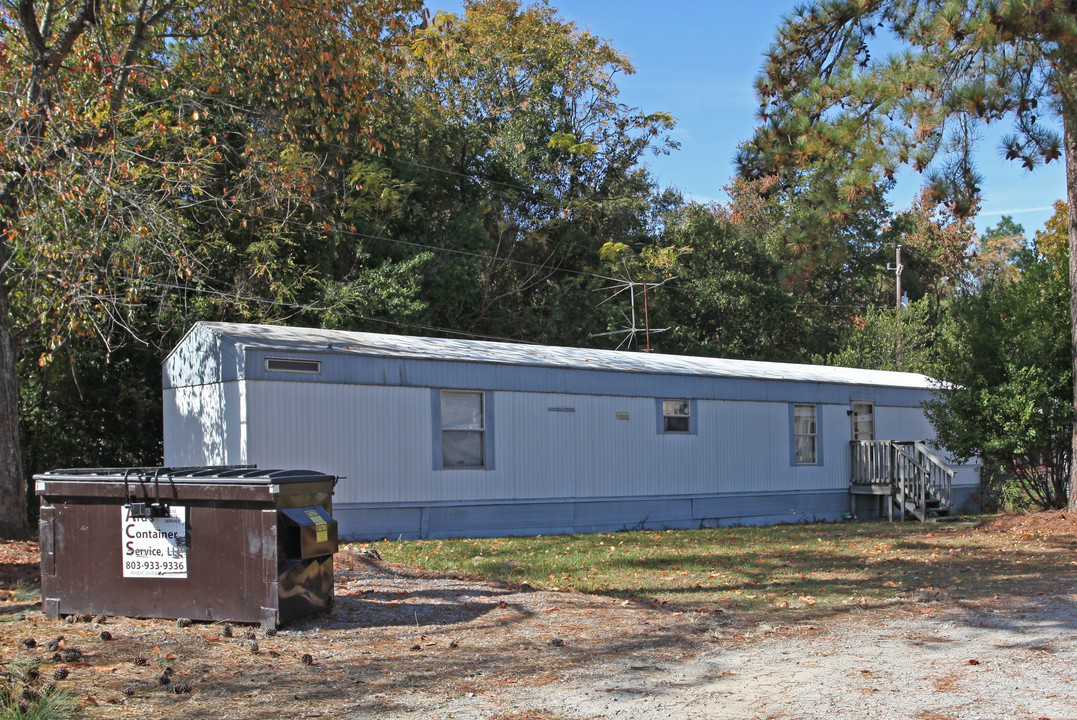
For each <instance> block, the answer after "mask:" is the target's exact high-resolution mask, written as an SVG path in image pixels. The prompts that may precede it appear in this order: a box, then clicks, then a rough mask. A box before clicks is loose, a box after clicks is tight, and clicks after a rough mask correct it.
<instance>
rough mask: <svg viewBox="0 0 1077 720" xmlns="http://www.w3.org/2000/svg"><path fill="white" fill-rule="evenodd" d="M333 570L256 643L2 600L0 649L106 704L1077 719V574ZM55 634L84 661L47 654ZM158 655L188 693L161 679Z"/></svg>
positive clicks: (228, 714) (16, 558)
mask: <svg viewBox="0 0 1077 720" xmlns="http://www.w3.org/2000/svg"><path fill="white" fill-rule="evenodd" d="M35 553H36V547H35V546H33V545H32V544H28V543H26V544H22V545H19V546H16V545H14V544H6V545H5V546H4V556H3V559H0V574H3V575H4V576H5V578H11V577H13V576H15V575H18V574H19V573H22V574H23V575H25V576H27V577H32V576H33V572H34V568H33V560H34V559H35ZM20 558H21V559H20ZM337 566H338V573H337V603H336V607H335V609H334V612H333V613H332V614H330V615H328V616H325V617H320V618H315V619H312V620H310V621H308V622H305V623H303V624H301V625H297V626H292V627H289V628H286V629H283V630H281V631H280V632H278V633H277V634H276V635H274V636H271V637H266V636H265V635H264V634H263V633H262V632H261V631H258V632H257V634H256V636H255V637H254V638H253V641H252V639H249V638H247V637H246V636H245V633H247V632H248V630H249V628H246V627H239V626H237V627H236V628H234V632H233V636H232V637H228V636H227V633H226V631H225V628H224V626H223V625H217V624H198V623H196V624H194V625H193V626H191V627H188V628H180V627H178V626H177V624H176V623H174V622H170V621H164V620H136V619H126V618H108V619H105V621H104V622H103V623H101V622H97V621H96V620H93V621H88V622H77V623H64V622H58V621H48V620H46V619H44V617H43V616H42V615H41V614H40V612H39V611H38V610H37V608H36V605H34V604H33V603H31V602H29V601H20V600H19V599H18V598H17V597H15V596H11V597H8V598H6V599H4V600H0V663H4V668H10V667H12V665H11V663H12V662H13V661H19V660H20V659H21V660H23V661H25V660H31V659H37V660H38V661H40V663H41V673H40V675H41V678H42V680H41V681H39V682H44V681H49V680H50V679H51V677H52V675H53V673H54V672H55V670H56V669H59V668H61V667H62V668H64V669H66V670H68V676H67V677H66V678H64V679H63V680H56V681H54V682H56V684H57V685H58V686H60V687H64V688H67V689H69V690H71V691H72V692H73V693H74V694H75V695H76V696H77V697H78V698H79V702H80V705H81V706H82V707H83V708H84V709H85V711H86V714H87V715H89V716H90V717H107V718H140V719H141V718H204V717H214V718H217V719H219V720H225V719H226V718H276V717H287V718H401V719H405V718H406V719H412V718H415V719H418V718H424V719H425V718H456V719H458V720H574V719H578V718H636V719H642V720H648V719H651V718H653V719H655V720H657V719H659V718H661V719H663V720H665V719H667V718H693V719H695V718H718V719H722V718H738V719H748V718H826V719H827V720H837V719H841V718H849V719H852V718H857V719H861V718H921V719H923V720H942V719H949V718H953V719H957V718H970V719H971V718H1019V719H1023V718H1030V719H1040V718H1050V719H1051V720H1062V719H1063V718H1077V684H1075V682H1074V668H1077V654H1075V650H1077V596H1075V593H1077V581H1075V578H1077V575H1068V576H1066V577H1064V578H1061V579H1059V581H1058V582H1057V583H1055V585H1056V587H1055V588H1054V590H1053V591H1051V592H1044V591H1041V590H1039V589H1035V590H1030V591H1029V592H1028V593H1027V594H1022V592H1021V588H1015V592H1014V593H1012V594H1008V595H1006V596H1005V597H1000V598H996V597H991V598H979V599H977V600H975V601H971V600H968V599H967V598H966V599H952V598H949V597H947V596H945V595H940V596H933V597H919V598H915V599H911V600H910V599H904V600H898V601H894V602H893V603H892V604H889V605H885V606H882V607H879V606H876V607H872V608H870V609H867V608H863V607H860V606H858V605H856V604H852V605H850V606H849V607H847V608H843V609H842V611H841V612H833V613H829V614H827V615H826V616H825V617H819V618H811V619H806V620H799V621H797V622H795V623H792V624H788V625H769V624H766V623H765V622H764V623H761V622H759V621H758V620H755V621H752V622H748V621H746V620H745V619H743V618H738V617H735V616H731V615H729V614H728V613H723V612H720V611H718V612H716V611H710V612H692V611H685V612H680V611H677V610H673V609H670V608H668V607H663V606H654V605H652V604H648V603H635V602H631V601H622V600H617V599H613V598H609V597H600V596H592V595H584V594H580V593H564V592H547V591H538V590H533V589H531V588H528V587H526V586H524V587H519V586H511V585H504V584H497V583H487V582H482V581H477V580H474V579H468V578H458V577H444V576H432V575H430V574H427V573H424V572H422V571H419V570H416V569H413V568H407V567H403V566H398V565H392V564H388V563H381V562H378V561H376V560H371V559H369V558H366V557H364V556H363V555H361V554H360V553H359V552H357V551H355V550H345V551H343V552H341V553H340V554H339V555H338V564H337ZM1041 592H1042V594H1039V593H1041ZM102 631H107V632H108V633H109V634H110V635H111V638H112V639H110V640H105V639H102V635H101V634H102ZM60 635H63V636H64V639H63V640H62V641H61V642H60V647H61V649H63V648H71V647H78V648H79V650H80V652H81V654H82V657H81V658H78V659H77V661H68V662H64V661H63V660H62V659H61V660H59V661H54V660H53V653H51V652H49V651H47V650H46V648H45V645H46V643H47V642H48V641H50V640H54V639H56V638H57V637H58V636H60ZM29 637H33V638H35V640H36V641H37V646H36V647H34V648H27V647H25V646H24V644H23V641H24V640H25V639H27V638H29ZM252 642H253V643H256V644H257V649H254V646H253V645H252ZM304 655H306V656H308V657H306V658H304V657H303V656H304ZM137 658H144V659H145V661H146V664H144V665H142V664H136V659H137ZM166 667H171V668H173V673H172V675H171V676H170V678H169V682H170V683H171V686H172V687H173V688H176V687H177V686H178V687H179V688H180V689H184V688H183V686H186V689H187V690H189V692H179V693H176V692H170V691H169V685H167V684H161V683H160V679H161V677H162V675H163V674H164V668H166Z"/></svg>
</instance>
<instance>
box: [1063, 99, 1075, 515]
mask: <svg viewBox="0 0 1077 720" xmlns="http://www.w3.org/2000/svg"><path fill="white" fill-rule="evenodd" d="M1066 95H1067V93H1062V98H1061V100H1062V125H1063V132H1064V133H1065V152H1066V201H1067V202H1068V203H1069V239H1070V268H1069V270H1070V350H1071V353H1072V356H1073V357H1072V368H1073V403H1074V415H1073V438H1072V443H1071V449H1072V452H1071V455H1070V481H1069V500H1068V504H1067V510H1068V511H1069V512H1072V513H1077V103H1075V102H1074V101H1073V99H1072V98H1069V97H1066Z"/></svg>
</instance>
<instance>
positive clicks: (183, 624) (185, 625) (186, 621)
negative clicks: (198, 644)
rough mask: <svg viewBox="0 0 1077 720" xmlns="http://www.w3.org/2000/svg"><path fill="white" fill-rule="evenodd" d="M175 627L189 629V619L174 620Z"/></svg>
mask: <svg viewBox="0 0 1077 720" xmlns="http://www.w3.org/2000/svg"><path fill="white" fill-rule="evenodd" d="M176 627H181V628H189V627H191V618H180V619H178V620H176Z"/></svg>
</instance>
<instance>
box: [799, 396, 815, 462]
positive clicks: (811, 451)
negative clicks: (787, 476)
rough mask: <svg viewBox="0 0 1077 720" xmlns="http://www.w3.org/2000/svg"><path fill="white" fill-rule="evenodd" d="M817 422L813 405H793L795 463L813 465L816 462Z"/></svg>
mask: <svg viewBox="0 0 1077 720" xmlns="http://www.w3.org/2000/svg"><path fill="white" fill-rule="evenodd" d="M818 440H819V430H818V423H817V421H816V417H815V406H814V405H800V404H797V405H794V406H793V448H794V456H795V459H796V464H797V465H814V464H815V463H816V462H818V458H819V451H818V448H817V444H818Z"/></svg>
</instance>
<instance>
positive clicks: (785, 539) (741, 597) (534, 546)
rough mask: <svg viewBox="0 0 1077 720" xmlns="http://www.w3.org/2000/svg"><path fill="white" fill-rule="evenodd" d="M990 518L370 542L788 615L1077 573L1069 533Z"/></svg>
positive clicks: (458, 565) (548, 582)
mask: <svg viewBox="0 0 1077 720" xmlns="http://www.w3.org/2000/svg"><path fill="white" fill-rule="evenodd" d="M997 522H999V521H994V522H993V521H991V520H990V519H984V518H968V519H966V522H952V523H945V524H937V525H925V524H919V523H906V524H901V523H882V522H880V523H848V524H803V525H779V526H773V527H730V528H716V529H702V530H668V531H656V532H648V531H633V532H618V533H606V534H600V535H564V536H547V537H523V538H482V539H453V540H422V541H397V542H381V543H378V544H377V548H378V550H379V551H380V552H381V554H382V556H383V558H385V559H386V560H388V561H390V562H399V563H405V564H408V565H414V566H418V567H422V568H424V569H425V570H428V571H435V572H446V573H457V574H462V575H471V576H479V577H484V578H489V579H499V580H503V581H506V582H509V583H513V584H524V583H526V584H528V585H531V586H534V587H537V588H543V589H562V590H578V591H581V592H587V593H596V594H604V595H611V596H614V597H623V598H625V599H632V600H636V601H639V600H645V601H648V602H651V603H654V604H658V605H671V606H678V607H679V608H683V609H685V610H719V609H720V610H729V611H736V612H738V613H740V614H750V615H756V614H758V615H768V616H772V615H778V616H779V617H784V618H788V619H792V618H794V617H800V616H805V615H816V614H830V612H832V611H840V610H842V609H846V610H847V609H853V608H855V607H877V606H879V605H883V604H889V603H891V602H894V601H900V600H910V599H911V600H921V601H923V600H932V599H939V600H943V599H946V600H962V599H968V600H976V599H989V598H993V597H997V596H999V595H1009V594H1012V593H1019V594H1030V593H1036V592H1040V593H1048V592H1052V591H1056V592H1057V591H1058V589H1059V585H1058V584H1057V581H1058V580H1059V579H1061V576H1065V575H1073V574H1074V573H1075V571H1077V555H1075V554H1074V553H1073V550H1074V549H1075V543H1074V538H1073V536H1072V535H1070V534H1067V533H1062V534H1059V533H1056V532H1054V531H1052V529H1051V528H1046V527H1040V526H1034V527H1028V528H1025V529H1021V528H1010V530H1011V531H1010V532H1004V533H998V532H987V531H986V528H987V527H990V526H992V525H993V524H997ZM1010 524H1011V525H1012V521H1010Z"/></svg>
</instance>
